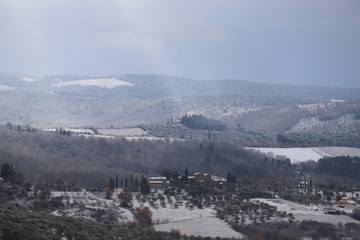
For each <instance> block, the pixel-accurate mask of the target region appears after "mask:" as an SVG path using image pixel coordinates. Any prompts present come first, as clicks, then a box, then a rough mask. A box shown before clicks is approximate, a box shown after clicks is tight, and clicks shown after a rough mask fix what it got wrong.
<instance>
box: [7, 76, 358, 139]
mask: <svg viewBox="0 0 360 240" xmlns="http://www.w3.org/2000/svg"><path fill="white" fill-rule="evenodd" d="M1 86H2V87H1ZM0 87H1V89H2V90H1V94H0V100H1V103H0V105H1V108H0V109H1V110H0V113H1V117H0V123H2V124H6V123H7V122H11V123H13V124H19V125H30V126H33V127H84V126H85V127H95V128H96V127H100V128H101V127H102V128H103V127H110V126H114V127H130V126H139V125H140V126H141V127H142V128H144V129H145V130H147V131H149V133H150V134H151V135H154V136H159V137H175V138H178V137H180V136H182V137H185V138H186V137H190V136H191V137H195V138H196V137H198V138H204V137H206V136H207V132H206V130H199V129H189V128H187V127H184V126H183V125H181V124H179V122H180V119H181V117H182V116H183V115H184V114H190V115H191V114H201V115H203V116H205V117H209V118H213V119H216V120H219V121H222V122H223V123H225V124H227V126H228V128H227V130H226V131H218V132H216V131H215V132H214V136H217V137H218V138H220V139H240V140H243V141H250V142H254V141H255V142H259V141H260V140H259V139H263V141H265V142H269V141H270V142H273V141H275V142H276V140H277V136H278V134H284V136H285V135H289V136H290V135H291V138H294V136H296V138H300V139H303V138H304V137H303V135H306V136H308V135H309V134H310V133H309V131H307V130H304V128H301V127H299V124H300V125H301V122H304V121H305V122H308V123H309V124H310V125H309V124H308V125H309V126H307V129H315V130H316V131H315V130H314V131H313V132H316V135H319V134H320V136H321V137H323V136H322V135H325V137H326V135H329V134H328V133H327V134H325V133H326V132H328V131H327V129H328V128H331V129H334V127H333V126H334V125H336V124H337V125H338V122H339V120H336V119H338V118H341V117H343V118H344V119H345V120H344V121H346V124H343V125H344V127H343V128H346V129H342V128H335V130H332V132H331V134H333V135H334V136H338V135H342V134H343V133H344V134H351V135H352V139H354V136H353V132H354V131H355V132H360V131H358V130H359V128H360V124H359V122H358V121H359V118H358V115H359V112H360V111H359V100H360V89H346V88H331V87H316V86H295V85H280V84H268V83H258V82H250V81H245V80H231V79H224V80H202V81H199V80H192V79H187V78H180V77H175V76H166V75H134V74H126V75H111V76H102V77H94V76H74V75H55V76H45V77H43V78H39V79H35V78H29V77H21V76H18V75H6V74H1V75H0ZM334 100H335V101H334ZM339 100H340V101H339ZM311 104H313V105H311ZM314 104H315V105H314ZM317 104H318V105H317ZM346 115H347V117H346ZM344 116H345V117H344ZM170 118H171V119H173V122H172V125H170V126H169V125H167V123H168V122H169V119H170ZM309 118H315V119H318V120H319V121H313V123H314V124H317V125H315V127H314V126H312V125H311V121H308V120H307V119H309ZM326 121H327V122H326ZM329 121H333V122H334V123H331V122H329ZM340 122H341V121H340ZM337 125H336V126H337ZM319 126H321V127H319ZM327 126H328V127H327ZM330 126H331V127H330ZM318 129H321V130H318ZM336 129H338V130H336ZM299 134H300V135H301V137H299V136H300V135H299ZM331 134H330V135H331ZM321 137H320V138H321ZM281 139H282V140H284V139H285V138H281ZM356 139H357V134H356V137H355V140H356ZM355 140H352V141H355ZM295 142H296V143H298V141H297V140H296V141H295ZM301 142H303V140H301V141H300V143H301ZM315 142H319V141H315ZM350 145H351V144H350Z"/></svg>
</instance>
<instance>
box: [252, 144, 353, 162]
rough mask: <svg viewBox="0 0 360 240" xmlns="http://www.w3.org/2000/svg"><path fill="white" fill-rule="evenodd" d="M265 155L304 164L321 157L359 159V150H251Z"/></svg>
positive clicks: (325, 148)
mask: <svg viewBox="0 0 360 240" xmlns="http://www.w3.org/2000/svg"><path fill="white" fill-rule="evenodd" d="M247 149H252V150H257V151H260V152H262V153H265V154H267V155H268V156H269V157H275V156H285V157H287V158H289V159H290V160H291V162H292V163H296V162H304V161H307V160H314V161H318V160H319V159H320V158H322V157H333V156H347V155H349V156H358V157H360V148H350V147H318V148H252V147H248V148H247Z"/></svg>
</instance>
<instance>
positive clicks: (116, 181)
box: [115, 174, 119, 189]
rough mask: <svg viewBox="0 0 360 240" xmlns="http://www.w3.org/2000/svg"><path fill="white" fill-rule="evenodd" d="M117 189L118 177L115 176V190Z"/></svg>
mask: <svg viewBox="0 0 360 240" xmlns="http://www.w3.org/2000/svg"><path fill="white" fill-rule="evenodd" d="M118 187H119V176H118V175H117V174H116V180H115V189H118Z"/></svg>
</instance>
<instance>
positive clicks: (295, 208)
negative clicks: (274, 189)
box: [251, 198, 360, 225]
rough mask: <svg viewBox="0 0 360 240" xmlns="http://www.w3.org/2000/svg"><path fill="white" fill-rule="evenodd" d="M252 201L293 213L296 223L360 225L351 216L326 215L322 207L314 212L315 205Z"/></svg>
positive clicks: (276, 200) (258, 199)
mask: <svg viewBox="0 0 360 240" xmlns="http://www.w3.org/2000/svg"><path fill="white" fill-rule="evenodd" d="M251 201H254V202H256V201H260V202H264V203H267V204H269V205H271V206H274V207H276V208H277V211H280V212H286V213H291V214H293V216H294V220H295V221H303V220H311V221H318V222H326V223H331V224H335V225H337V224H339V223H342V224H346V223H351V222H353V223H357V224H359V223H360V221H357V220H355V219H353V218H351V217H349V216H345V215H329V214H325V211H324V210H322V208H321V206H316V207H317V209H318V210H317V211H314V210H312V208H313V205H311V206H305V205H301V204H298V203H294V202H291V201H287V200H283V199H264V198H256V199H252V200H251ZM278 220H279V221H281V220H282V219H278ZM275 221H276V220H275Z"/></svg>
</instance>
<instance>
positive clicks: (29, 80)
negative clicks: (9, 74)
mask: <svg viewBox="0 0 360 240" xmlns="http://www.w3.org/2000/svg"><path fill="white" fill-rule="evenodd" d="M21 79H22V80H23V81H25V82H36V81H38V80H37V79H35V78H29V77H21Z"/></svg>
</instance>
